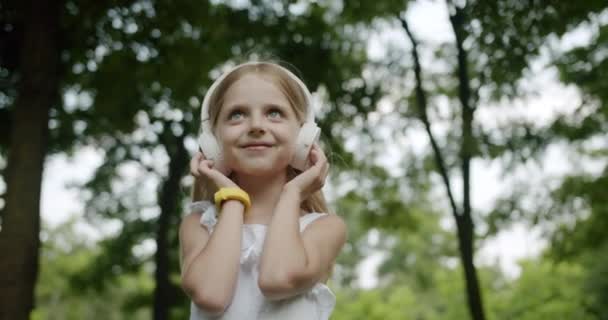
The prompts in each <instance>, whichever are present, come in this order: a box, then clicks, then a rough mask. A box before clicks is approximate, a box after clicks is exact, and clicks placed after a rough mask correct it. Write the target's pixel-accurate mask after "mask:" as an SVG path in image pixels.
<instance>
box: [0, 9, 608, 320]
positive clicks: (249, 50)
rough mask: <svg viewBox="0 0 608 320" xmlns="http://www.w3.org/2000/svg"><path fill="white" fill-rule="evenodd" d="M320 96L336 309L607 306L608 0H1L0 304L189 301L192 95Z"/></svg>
mask: <svg viewBox="0 0 608 320" xmlns="http://www.w3.org/2000/svg"><path fill="white" fill-rule="evenodd" d="M268 58H270V59H272V60H278V61H283V62H285V63H289V66H290V68H292V69H293V70H294V71H295V72H296V73H297V74H299V75H300V76H301V77H302V79H304V81H305V83H306V84H307V85H308V86H309V88H310V89H311V91H314V97H315V100H316V102H317V105H316V113H317V121H318V123H319V126H320V127H321V128H322V143H323V147H324V148H325V150H326V152H327V153H328V157H329V159H330V162H331V168H332V172H331V176H330V178H329V181H328V183H327V184H326V187H325V192H326V195H327V197H328V199H329V200H330V203H331V207H332V208H333V210H335V212H336V213H337V214H339V215H341V216H342V217H344V219H345V220H346V221H347V223H348V226H349V240H348V243H347V245H346V246H345V248H344V250H343V251H342V253H341V255H340V257H339V260H338V263H337V265H336V267H335V269H334V273H333V276H332V278H331V280H330V281H329V285H330V287H331V288H332V289H333V290H334V292H335V293H336V295H337V299H338V300H337V306H336V309H335V312H334V314H333V316H332V319H340V320H341V319H382V320H385V319H475V320H481V319H608V233H607V232H606V231H607V230H608V202H607V199H608V163H607V160H608V139H607V138H608V136H607V132H608V131H607V129H608V80H607V78H606V77H605V76H601V75H602V74H604V75H606V74H608V4H607V3H606V2H605V1H600V0H590V1H536V0H527V1H522V0H498V1H481V0H463V1H456V0H454V1H451V0H447V1H430V0H418V1H413V0H412V1H398V0H375V1H362V0H360V1H359V0H349V1H346V0H325V1H324V0H316V1H315V0H309V1H308V0H301V1H282V0H235V1H229V0H227V1H222V0H209V1H204V0H198V1H185V0H179V1H177V0H175V1H168V0H139V1H128V0H114V1H58V0H47V1H34V0H28V1H17V0H1V1H0V319H185V318H187V316H188V312H189V301H188V299H187V297H186V296H185V294H184V293H183V292H182V291H181V289H180V287H179V260H178V240H177V230H178V225H179V222H180V220H181V218H182V217H183V216H184V215H185V214H186V212H185V208H186V206H187V204H188V201H189V199H188V194H189V187H190V185H191V183H192V179H191V177H189V176H188V170H187V164H188V161H189V158H190V156H191V154H193V152H194V151H195V150H196V142H195V137H196V134H197V132H198V126H199V119H200V118H199V114H200V109H199V106H200V104H201V100H202V97H203V95H204V93H205V92H206V90H207V88H208V87H209V85H210V84H211V83H212V81H213V79H215V78H217V77H218V76H219V75H220V74H221V72H222V71H224V70H226V69H227V68H230V67H231V66H234V65H235V64H237V63H239V62H242V61H243V60H248V59H268Z"/></svg>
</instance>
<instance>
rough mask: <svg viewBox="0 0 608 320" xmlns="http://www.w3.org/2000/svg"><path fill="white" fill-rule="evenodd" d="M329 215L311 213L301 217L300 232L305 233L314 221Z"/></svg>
mask: <svg viewBox="0 0 608 320" xmlns="http://www.w3.org/2000/svg"><path fill="white" fill-rule="evenodd" d="M326 215H327V213H318V212H311V213H308V214H305V215H303V216H301V217H300V232H303V231H304V229H306V227H307V226H308V225H309V224H311V223H312V222H313V221H315V220H317V219H319V218H321V217H323V216H326Z"/></svg>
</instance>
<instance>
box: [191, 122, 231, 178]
mask: <svg viewBox="0 0 608 320" xmlns="http://www.w3.org/2000/svg"><path fill="white" fill-rule="evenodd" d="M198 146H199V148H200V149H201V152H202V153H203V155H204V156H205V159H207V160H212V161H213V166H214V167H215V168H216V169H217V170H219V171H220V172H222V173H223V174H225V175H226V176H228V175H229V174H230V170H228V168H226V167H225V163H224V154H223V153H222V149H221V147H220V145H219V144H218V142H217V139H215V136H213V135H212V134H210V133H208V132H202V133H201V134H200V135H199V136H198Z"/></svg>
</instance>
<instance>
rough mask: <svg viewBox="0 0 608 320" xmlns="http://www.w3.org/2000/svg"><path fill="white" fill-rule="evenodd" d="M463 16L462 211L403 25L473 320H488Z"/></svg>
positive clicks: (458, 19)
mask: <svg viewBox="0 0 608 320" xmlns="http://www.w3.org/2000/svg"><path fill="white" fill-rule="evenodd" d="M462 19H463V13H462V11H461V10H460V9H458V8H456V14H455V15H450V21H451V23H452V26H453V28H454V33H455V34H456V45H457V49H458V80H459V100H460V102H461V105H462V138H461V139H462V140H461V149H460V154H459V156H460V160H461V163H462V166H461V169H462V177H463V178H462V180H463V201H462V209H459V208H458V206H457V205H456V201H455V199H454V195H453V192H452V186H451V183H450V177H449V174H448V169H447V166H446V164H445V160H444V156H443V154H442V150H441V148H440V147H439V145H438V143H437V142H436V139H435V136H434V135H433V132H432V131H431V123H430V120H429V118H428V116H427V102H426V101H427V98H426V92H425V90H424V89H423V86H422V68H421V66H420V59H419V55H418V42H417V41H416V38H415V37H414V36H413V34H412V32H411V30H410V28H409V26H408V24H407V21H406V20H405V18H399V20H400V21H401V26H402V27H403V29H404V30H405V32H406V34H407V36H408V37H409V38H410V41H411V42H412V58H413V60H414V73H415V79H416V104H417V108H418V112H419V117H420V120H421V121H422V123H423V124H424V127H425V130H426V132H427V135H428V136H429V140H430V142H431V148H432V149H433V154H434V155H435V163H436V165H437V169H438V171H439V174H440V176H441V178H442V181H443V184H444V185H445V188H446V192H447V195H448V200H449V202H450V206H451V209H452V216H453V217H454V220H455V222H456V229H457V230H456V232H457V235H458V244H459V249H460V250H459V251H460V258H461V260H462V266H463V270H464V276H465V284H466V290H467V302H468V307H469V312H470V314H471V318H472V319H474V320H484V319H485V315H484V311H483V302H482V298H481V291H480V289H479V280H478V278H477V270H476V269H475V264H474V253H475V251H474V234H475V233H474V230H475V227H474V224H473V220H472V219H471V200H470V193H471V184H470V163H471V159H472V155H473V152H472V146H473V139H474V137H473V132H472V124H473V115H474V108H473V107H471V105H470V92H471V90H470V84H469V75H468V71H467V55H466V51H465V50H464V48H463V46H462V43H463V41H464V30H463V25H462V23H463V20H462Z"/></svg>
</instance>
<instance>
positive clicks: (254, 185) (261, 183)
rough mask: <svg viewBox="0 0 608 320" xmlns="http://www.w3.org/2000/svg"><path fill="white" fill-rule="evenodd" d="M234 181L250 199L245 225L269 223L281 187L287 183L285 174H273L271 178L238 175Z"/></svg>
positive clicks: (281, 189) (279, 195)
mask: <svg viewBox="0 0 608 320" xmlns="http://www.w3.org/2000/svg"><path fill="white" fill-rule="evenodd" d="M235 181H236V183H237V184H238V185H239V187H240V188H241V189H243V190H245V192H247V193H248V194H249V197H250V198H251V208H250V209H249V213H248V214H247V217H246V219H245V223H254V224H268V223H270V219H271V218H272V214H273V212H274V208H275V206H276V204H277V202H278V201H279V198H280V197H281V192H282V191H283V186H284V185H285V183H286V182H287V174H286V173H285V174H278V175H277V174H275V175H272V176H247V175H243V174H238V175H237V177H236V179H235Z"/></svg>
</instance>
